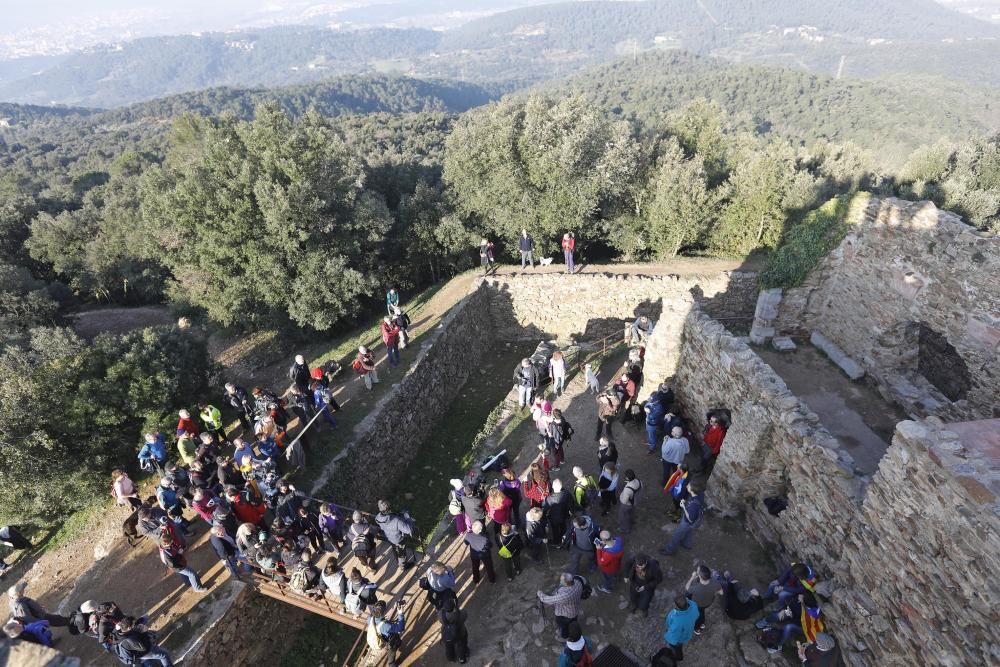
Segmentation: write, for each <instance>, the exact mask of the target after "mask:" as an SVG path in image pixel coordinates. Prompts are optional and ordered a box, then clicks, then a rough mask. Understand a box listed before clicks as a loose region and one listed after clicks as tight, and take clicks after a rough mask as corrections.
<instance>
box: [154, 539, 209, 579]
mask: <svg viewBox="0 0 1000 667" xmlns="http://www.w3.org/2000/svg"><path fill="white" fill-rule="evenodd" d="M159 547H160V549H159V551H160V561H162V562H163V564H164V565H166V566H167V568H169V569H171V570H173V571H174V572H175V573H176V574H177V575H178V576H179V577H180V578H181V579H183V580H184V583H185V584H188V585H189V586H191V588H192V589H193V590H194V592H195V593H204V592H205V591H207V590H208V589H207V588H205V587H204V586H203V585H202V583H201V578H200V577H199V576H198V573H197V572H195V571H194V570H193V569H191V567H190V566H189V565H188V562H187V557H186V556H185V555H184V552H185V550H186V549H187V545H186V544H185V543H184V542H183V540H181V539H180V537H179V536H178V535H177V534H176V533H175V532H174V531H172V530H169V529H168V530H164V531H163V533H162V534H161V535H160V543H159Z"/></svg>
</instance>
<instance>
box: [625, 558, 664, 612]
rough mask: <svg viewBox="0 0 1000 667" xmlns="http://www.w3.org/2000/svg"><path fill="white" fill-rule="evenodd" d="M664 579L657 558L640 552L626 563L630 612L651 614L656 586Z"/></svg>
mask: <svg viewBox="0 0 1000 667" xmlns="http://www.w3.org/2000/svg"><path fill="white" fill-rule="evenodd" d="M662 581H663V572H662V571H661V570H660V564H659V562H657V560H656V559H655V558H650V557H649V556H647V555H646V554H644V553H638V554H636V555H635V556H634V557H632V558H631V559H630V560H629V561H628V563H626V564H625V583H626V584H628V599H629V608H628V611H629V613H630V614H631V613H633V612H636V611H638V612H640V613H641V614H642V615H643V616H648V615H649V603H650V601H652V599H653V594H654V593H655V592H656V587H657V586H659V585H660V582H662Z"/></svg>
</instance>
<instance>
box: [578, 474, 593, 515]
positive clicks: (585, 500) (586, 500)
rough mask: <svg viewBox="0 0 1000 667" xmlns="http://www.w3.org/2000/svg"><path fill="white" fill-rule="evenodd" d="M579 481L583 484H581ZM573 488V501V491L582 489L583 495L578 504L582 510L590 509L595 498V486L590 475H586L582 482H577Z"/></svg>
mask: <svg viewBox="0 0 1000 667" xmlns="http://www.w3.org/2000/svg"><path fill="white" fill-rule="evenodd" d="M581 481H582V482H583V483H582V484H581ZM573 486H574V492H573V499H574V500H576V491H575V489H582V490H583V495H582V496H581V497H580V499H579V501H578V504H579V505H580V507H581V508H582V509H587V508H588V507H590V506H591V505H592V504H593V503H594V500H595V499H596V498H597V484H596V483H595V482H594V479H593V478H592V477H591V476H590V475H586V476H585V477H583V479H582V480H577V481H576V482H575V483H574V485H573Z"/></svg>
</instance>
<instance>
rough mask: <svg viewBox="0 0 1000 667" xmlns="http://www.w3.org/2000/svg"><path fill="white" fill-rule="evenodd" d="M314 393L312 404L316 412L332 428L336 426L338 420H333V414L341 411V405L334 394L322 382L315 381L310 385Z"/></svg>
mask: <svg viewBox="0 0 1000 667" xmlns="http://www.w3.org/2000/svg"><path fill="white" fill-rule="evenodd" d="M310 389H311V391H312V404H313V409H314V410H315V412H318V413H320V414H322V415H323V419H325V420H326V423H327V424H329V425H330V426H336V425H337V420H336V419H334V418H333V413H334V412H337V411H338V410H340V404H338V403H337V400H336V399H335V398H334V397H333V393H332V392H331V391H330V389H329V388H328V387H325V386H323V383H322V382H319V381H317V380H314V381H313V383H312V384H311V385H310ZM303 426H305V424H303Z"/></svg>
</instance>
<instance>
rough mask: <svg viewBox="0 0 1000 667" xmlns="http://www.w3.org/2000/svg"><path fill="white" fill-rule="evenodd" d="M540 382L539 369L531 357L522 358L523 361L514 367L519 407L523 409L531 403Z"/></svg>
mask: <svg viewBox="0 0 1000 667" xmlns="http://www.w3.org/2000/svg"><path fill="white" fill-rule="evenodd" d="M539 383H540V380H539V377H538V369H537V368H535V365H534V364H532V363H531V359H527V358H525V359H521V363H519V364H518V365H517V367H516V368H515V369H514V387H515V388H516V389H517V406H518V408H520V409H522V410H523V409H524V408H526V407H528V406H529V405H531V403H532V401H533V400H534V398H535V392H536V391H537V390H538V386H539Z"/></svg>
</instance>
